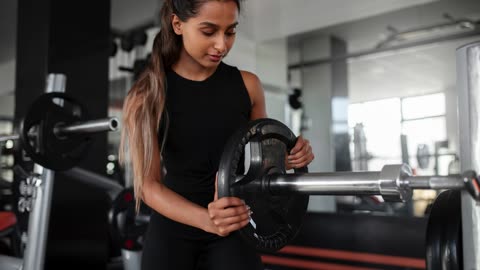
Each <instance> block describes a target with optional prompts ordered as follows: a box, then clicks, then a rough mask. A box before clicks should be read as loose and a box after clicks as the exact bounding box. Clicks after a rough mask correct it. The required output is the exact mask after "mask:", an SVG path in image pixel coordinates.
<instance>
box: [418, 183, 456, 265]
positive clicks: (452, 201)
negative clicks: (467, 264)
mask: <svg viewBox="0 0 480 270" xmlns="http://www.w3.org/2000/svg"><path fill="white" fill-rule="evenodd" d="M461 208H462V206H461V191H460V190H447V191H444V192H442V193H440V195H438V197H437V199H436V200H435V202H434V203H433V205H432V207H431V210H430V215H429V217H428V226H427V236H426V264H427V269H428V270H439V269H449V270H460V269H463V266H462V265H463V257H462V256H463V255H462V253H463V252H462V211H461Z"/></svg>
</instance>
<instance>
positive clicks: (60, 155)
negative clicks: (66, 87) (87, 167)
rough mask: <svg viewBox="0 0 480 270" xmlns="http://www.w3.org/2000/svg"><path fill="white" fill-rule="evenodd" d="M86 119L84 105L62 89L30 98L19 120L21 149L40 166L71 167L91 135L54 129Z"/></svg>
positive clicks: (61, 168)
mask: <svg viewBox="0 0 480 270" xmlns="http://www.w3.org/2000/svg"><path fill="white" fill-rule="evenodd" d="M59 104H60V105H59ZM87 119H89V118H88V113H87V111H86V109H85V108H84V107H83V106H82V105H81V104H80V103H78V102H77V101H75V100H74V99H73V98H71V97H69V96H67V95H65V94H63V93H48V94H43V95H41V96H40V97H38V98H37V99H36V100H35V101H34V102H33V104H32V105H31V106H30V108H29V110H28V112H27V113H26V115H25V118H24V119H23V121H22V126H21V128H20V140H21V142H22V146H23V149H24V150H25V152H26V153H27V155H28V156H29V157H30V158H31V159H32V160H33V161H34V162H35V163H38V164H40V165H42V166H43V167H46V168H48V169H52V170H56V171H63V170H67V169H70V168H72V167H74V166H75V165H77V164H78V163H79V162H80V160H81V159H82V158H83V157H84V156H85V154H86V151H87V149H88V146H89V144H90V142H91V138H90V135H87V134H85V135H79V134H76V135H68V136H57V135H56V134H55V132H54V129H55V128H56V127H58V126H61V125H69V124H73V123H75V122H80V121H86V120H87Z"/></svg>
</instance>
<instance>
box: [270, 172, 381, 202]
mask: <svg viewBox="0 0 480 270" xmlns="http://www.w3.org/2000/svg"><path fill="white" fill-rule="evenodd" d="M379 179H380V172H350V173H340V172H338V173H308V174H280V175H271V176H269V179H268V180H267V181H268V189H269V191H270V192H271V193H272V194H291V193H292V192H299V193H304V194H309V195H359V196H361V195H380V194H381V193H380V189H381V188H380V181H379Z"/></svg>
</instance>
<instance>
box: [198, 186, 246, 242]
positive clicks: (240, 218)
mask: <svg viewBox="0 0 480 270" xmlns="http://www.w3.org/2000/svg"><path fill="white" fill-rule="evenodd" d="M251 214H252V211H250V207H249V206H248V205H246V204H245V201H243V200H241V199H239V198H237V197H223V198H220V199H218V193H217V178H215V195H214V200H213V202H211V203H210V204H208V216H209V217H210V226H209V229H208V230H207V231H209V232H210V233H214V234H217V235H220V236H227V235H229V234H230V233H231V232H233V231H236V230H238V229H241V228H243V227H245V226H246V225H247V224H248V223H249V222H250V216H251Z"/></svg>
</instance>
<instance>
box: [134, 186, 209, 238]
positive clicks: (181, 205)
mask: <svg viewBox="0 0 480 270" xmlns="http://www.w3.org/2000/svg"><path fill="white" fill-rule="evenodd" d="M212 200H213V198H212ZM143 201H144V202H145V203H146V204H147V205H148V206H149V207H150V208H152V209H153V210H155V211H157V212H158V213H160V214H162V215H164V216H165V217H167V218H169V219H172V220H175V221H177V222H180V223H183V224H187V225H190V226H193V227H196V228H199V229H202V230H204V231H207V232H211V231H212V230H211V220H210V218H209V216H208V211H207V209H206V208H203V207H202V206H200V205H197V204H195V203H192V202H191V201H189V200H187V199H185V198H184V197H182V196H181V195H179V194H178V193H176V192H174V191H172V190H171V189H169V188H168V187H166V186H165V185H163V184H162V183H160V182H158V181H155V180H152V179H148V180H147V179H146V181H145V183H144V186H143Z"/></svg>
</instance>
